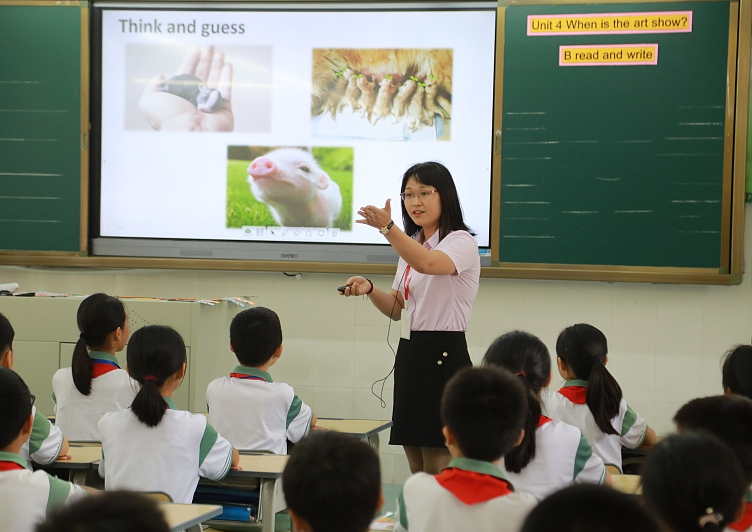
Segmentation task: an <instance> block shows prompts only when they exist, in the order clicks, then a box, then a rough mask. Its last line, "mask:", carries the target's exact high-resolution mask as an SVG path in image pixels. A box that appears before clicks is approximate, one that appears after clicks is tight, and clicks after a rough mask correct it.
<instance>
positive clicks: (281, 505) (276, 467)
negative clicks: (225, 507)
mask: <svg viewBox="0 0 752 532" xmlns="http://www.w3.org/2000/svg"><path fill="white" fill-rule="evenodd" d="M286 464H287V456H286V455H277V454H241V455H240V467H241V468H243V469H242V470H241V471H236V470H231V471H230V473H229V474H228V475H227V477H226V478H225V479H224V480H222V481H220V483H232V484H233V485H235V486H236V487H237V485H238V483H242V482H243V481H247V482H248V483H249V484H250V483H252V482H254V481H258V483H259V511H258V524H260V525H261V532H274V514H276V513H277V512H280V511H282V510H284V509H285V508H287V503H286V502H285V495H284V493H283V492H282V482H281V479H282V471H284V469H285V465H286ZM222 523H225V521H222ZM209 524H211V523H209Z"/></svg>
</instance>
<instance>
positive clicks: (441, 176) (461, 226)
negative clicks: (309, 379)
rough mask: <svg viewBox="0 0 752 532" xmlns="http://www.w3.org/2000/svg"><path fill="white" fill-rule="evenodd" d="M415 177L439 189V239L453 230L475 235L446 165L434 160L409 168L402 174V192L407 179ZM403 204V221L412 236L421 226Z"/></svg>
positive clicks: (407, 231)
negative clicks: (463, 212)
mask: <svg viewBox="0 0 752 532" xmlns="http://www.w3.org/2000/svg"><path fill="white" fill-rule="evenodd" d="M411 177H414V178H415V179H416V180H417V181H418V182H419V183H421V184H423V185H428V186H431V187H434V188H435V189H436V190H438V191H439V200H440V201H441V218H439V241H441V240H444V237H445V236H447V235H448V234H449V233H451V232H452V231H467V232H468V233H470V234H471V235H473V236H475V233H473V232H472V231H471V230H470V228H469V227H468V226H467V225H465V220H464V219H463V215H462V205H460V197H459V195H458V194H457V187H456V186H455V185H454V179H452V174H450V173H449V170H447V168H446V166H444V165H443V164H441V163H437V162H434V161H428V162H425V163H418V164H414V165H412V166H411V167H410V168H408V169H407V171H406V172H405V174H404V175H403V176H402V187H401V188H400V192H402V193H404V192H405V186H406V185H407V181H408V180H409V179H410V178H411ZM400 203H401V205H402V223H403V224H404V227H405V233H407V234H408V235H410V236H412V235H414V234H415V233H417V232H418V230H420V228H421V227H420V226H419V225H417V224H416V223H415V222H413V220H412V218H410V215H409V214H408V212H407V209H406V208H405V202H404V201H402V202H400Z"/></svg>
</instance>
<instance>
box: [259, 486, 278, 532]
mask: <svg viewBox="0 0 752 532" xmlns="http://www.w3.org/2000/svg"><path fill="white" fill-rule="evenodd" d="M275 483H276V479H273V478H265V479H262V480H261V508H259V511H260V517H261V532H274V485H275Z"/></svg>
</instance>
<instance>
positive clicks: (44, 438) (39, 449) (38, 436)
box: [18, 406, 63, 465]
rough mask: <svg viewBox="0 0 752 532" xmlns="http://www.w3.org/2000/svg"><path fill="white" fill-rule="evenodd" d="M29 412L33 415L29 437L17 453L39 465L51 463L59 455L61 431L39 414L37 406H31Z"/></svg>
mask: <svg viewBox="0 0 752 532" xmlns="http://www.w3.org/2000/svg"><path fill="white" fill-rule="evenodd" d="M31 413H32V414H33V415H34V424H33V425H32V427H31V437H30V438H29V439H28V440H27V441H26V442H25V443H24V444H23V446H22V447H21V450H20V451H19V453H18V454H19V455H20V456H21V458H23V459H24V460H25V461H26V462H28V461H29V460H31V461H32V462H34V463H37V464H39V465H47V464H51V463H52V462H54V461H55V460H57V457H58V456H59V455H60V449H62V447H63V432H62V431H61V430H60V429H59V428H57V427H56V426H55V425H53V424H52V423H50V420H49V419H47V418H46V417H44V416H43V415H42V414H40V413H39V411H38V410H37V407H35V406H32V407H31Z"/></svg>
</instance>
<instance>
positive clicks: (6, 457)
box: [0, 368, 85, 532]
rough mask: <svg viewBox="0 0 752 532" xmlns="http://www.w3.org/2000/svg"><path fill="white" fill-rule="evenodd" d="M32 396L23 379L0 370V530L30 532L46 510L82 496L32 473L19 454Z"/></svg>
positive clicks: (29, 422)
mask: <svg viewBox="0 0 752 532" xmlns="http://www.w3.org/2000/svg"><path fill="white" fill-rule="evenodd" d="M33 402H34V400H33V396H32V395H31V394H30V393H29V388H28V387H27V386H26V384H25V383H24V381H23V379H21V377H19V376H18V375H17V374H16V373H14V372H13V371H11V370H9V369H6V368H0V530H2V531H4V532H5V531H7V532H31V531H32V530H33V529H34V525H35V524H36V523H38V522H40V521H42V520H44V518H45V515H46V513H47V510H48V509H49V508H53V507H55V506H57V505H59V504H62V503H64V502H66V501H69V500H74V499H76V498H79V497H82V496H84V495H85V491H84V490H83V489H82V488H81V487H79V486H76V485H74V484H71V483H70V482H65V481H63V480H60V479H58V478H55V477H51V476H50V475H48V474H47V473H45V472H44V471H36V472H34V473H32V472H31V471H29V470H28V469H27V463H26V460H24V459H23V458H22V457H21V456H20V455H19V452H20V451H21V447H22V446H23V445H24V444H25V443H26V441H27V440H28V439H29V436H31V432H32V427H33V425H34V416H33V415H32V413H31V406H32V403H33Z"/></svg>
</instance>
